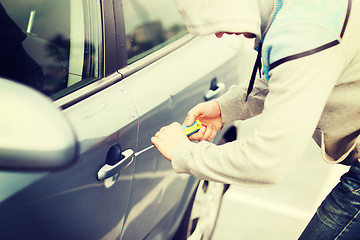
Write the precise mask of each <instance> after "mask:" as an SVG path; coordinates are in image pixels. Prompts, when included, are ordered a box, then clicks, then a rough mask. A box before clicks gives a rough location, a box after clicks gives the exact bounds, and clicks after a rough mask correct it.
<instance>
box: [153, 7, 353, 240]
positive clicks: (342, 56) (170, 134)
mask: <svg viewBox="0 0 360 240" xmlns="http://www.w3.org/2000/svg"><path fill="white" fill-rule="evenodd" d="M175 1H176V6H177V9H178V11H179V13H180V14H181V16H182V17H183V20H184V23H185V25H186V26H187V29H188V31H189V32H190V33H191V34H194V35H209V34H216V36H217V37H222V36H223V35H224V34H236V35H239V34H245V36H246V37H255V41H254V42H255V49H257V50H258V58H257V60H256V63H255V66H254V69H253V74H252V78H251V81H250V84H249V85H247V84H246V85H245V86H242V85H241V86H232V87H230V89H229V90H228V92H227V93H225V94H224V95H223V96H221V97H219V98H218V99H216V100H213V101H209V102H204V103H200V104H198V105H196V106H195V107H194V108H193V109H191V110H190V111H189V112H188V115H187V117H186V119H185V123H186V124H187V125H188V126H190V125H191V124H192V123H193V122H194V120H195V119H198V120H200V121H201V122H202V123H203V125H204V126H203V127H202V128H201V129H200V131H199V132H198V133H196V134H193V135H192V136H191V137H189V138H187V137H186V136H185V134H184V133H183V131H182V128H181V125H180V123H172V124H170V125H168V126H165V127H163V128H161V129H160V130H159V131H158V132H157V133H156V134H155V136H153V137H152V139H151V141H152V143H153V144H154V145H155V146H156V147H157V149H158V150H159V151H160V153H161V154H163V155H164V156H165V157H166V158H167V159H168V160H170V161H171V163H172V167H173V169H174V171H175V172H177V173H186V174H190V175H193V176H195V177H197V178H199V179H205V180H210V181H217V182H223V183H229V184H246V185H266V184H274V183H277V182H278V181H280V180H281V179H282V178H283V177H284V175H286V173H287V172H288V171H289V170H290V169H291V167H293V166H294V163H295V162H296V161H297V160H299V158H300V157H301V156H302V153H303V152H304V151H305V150H306V146H307V144H308V141H309V140H310V139H311V137H313V139H314V140H315V141H316V143H317V144H318V145H319V146H320V148H321V155H322V157H323V158H324V159H325V160H326V161H327V162H330V163H341V164H346V165H350V166H351V167H350V169H349V172H347V173H345V174H344V175H343V176H342V177H341V180H340V182H339V184H338V185H337V186H336V187H335V188H334V189H333V190H332V191H331V192H330V194H329V195H328V197H327V198H326V199H325V200H324V201H323V203H322V204H321V206H320V207H319V208H318V210H317V212H316V214H315V215H314V216H313V218H312V219H311V221H310V223H309V224H308V226H307V227H306V229H305V230H304V232H303V233H302V235H301V236H300V239H317V240H319V239H359V238H360V162H359V161H360V160H359V157H360V153H359V151H360V137H359V134H360V97H359V95H360V42H359V40H358V39H359V38H360V31H359V29H360V1H357V0H317V1H305V0H226V1H219V0H206V1H205V0H175ZM261 66H262V69H261ZM259 69H261V73H262V76H261V77H260V78H257V79H256V80H255V81H254V79H255V73H256V72H257V71H258V70H259ZM259 114H261V117H260V118H261V119H260V123H259V124H258V126H257V127H256V129H255V130H254V131H253V133H252V134H251V135H250V136H249V137H246V138H240V139H238V140H236V141H233V142H230V143H226V144H223V145H215V144H213V143H211V142H209V141H210V140H212V139H213V138H214V137H215V136H216V133H217V132H218V131H219V130H220V129H221V128H222V127H223V126H224V125H226V124H228V123H231V122H233V121H235V120H245V119H248V118H251V117H254V116H256V115H259ZM194 140H198V142H194Z"/></svg>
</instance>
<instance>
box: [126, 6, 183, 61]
mask: <svg viewBox="0 0 360 240" xmlns="http://www.w3.org/2000/svg"><path fill="white" fill-rule="evenodd" d="M123 7H124V16H125V28H126V37H127V41H126V49H127V55H128V56H127V59H128V64H129V63H132V62H134V61H136V60H138V59H141V58H143V57H144V56H147V55H148V54H150V53H152V52H154V51H156V50H157V49H160V48H162V47H164V46H166V45H167V44H169V43H170V42H172V41H174V40H176V39H178V38H180V37H182V36H183V35H185V34H186V33H187V32H186V29H185V26H184V25H183V23H182V20H181V17H180V15H179V13H178V12H177V11H176V7H175V4H174V1H169V0H151V1H149V0H124V1H123Z"/></svg>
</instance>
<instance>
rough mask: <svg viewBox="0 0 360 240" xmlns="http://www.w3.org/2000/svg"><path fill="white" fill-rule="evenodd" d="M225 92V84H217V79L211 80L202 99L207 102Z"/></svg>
mask: <svg viewBox="0 0 360 240" xmlns="http://www.w3.org/2000/svg"><path fill="white" fill-rule="evenodd" d="M224 90H225V83H222V82H219V83H218V82H217V79H216V78H214V79H212V80H211V84H210V89H209V90H208V91H206V92H205V94H204V99H205V101H209V100H211V99H215V98H217V97H219V96H220V94H221V93H223V91H224Z"/></svg>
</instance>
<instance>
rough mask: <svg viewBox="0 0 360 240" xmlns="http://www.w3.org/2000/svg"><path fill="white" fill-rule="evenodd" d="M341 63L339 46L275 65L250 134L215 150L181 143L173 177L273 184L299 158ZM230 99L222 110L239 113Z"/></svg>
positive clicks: (340, 68) (176, 155)
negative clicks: (175, 174)
mask: <svg viewBox="0 0 360 240" xmlns="http://www.w3.org/2000/svg"><path fill="white" fill-rule="evenodd" d="M345 62H346V61H345V57H344V54H343V51H342V49H341V46H339V45H338V46H336V47H332V48H330V49H327V50H324V51H322V52H319V53H316V54H313V55H310V56H307V57H303V58H299V59H297V60H293V61H289V62H286V63H283V64H281V65H279V66H278V67H276V68H275V69H273V70H272V71H270V82H269V93H268V94H267V97H266V100H265V105H264V110H263V112H262V116H261V121H260V123H259V125H258V126H257V128H256V129H255V130H254V132H253V134H252V135H251V136H249V137H247V138H243V139H240V140H237V141H234V142H231V143H227V144H224V145H220V146H216V145H215V144H212V143H209V142H201V143H193V142H188V141H184V142H182V143H180V144H178V146H177V147H176V148H175V150H174V152H173V158H172V165H173V168H174V170H175V172H177V173H187V174H190V175H193V176H195V177H197V178H200V179H206V180H211V181H217V182H223V183H230V184H255V185H259V184H269V183H275V182H278V181H279V180H280V179H281V178H282V177H283V176H284V175H285V174H286V173H287V172H288V170H289V169H290V168H291V167H292V166H293V165H294V163H295V162H296V161H297V160H298V159H299V158H300V156H301V154H302V153H303V152H304V150H305V148H306V146H307V144H308V142H309V140H310V139H311V136H312V134H313V132H314V129H315V128H316V125H317V123H318V121H319V119H320V116H321V113H322V111H323V108H324V106H325V103H326V101H327V99H328V96H329V95H330V93H331V91H332V89H333V87H334V85H335V83H336V81H337V79H338V78H339V76H340V74H341V72H342V71H343V69H344V66H345ZM232 98H233V97H229V99H228V103H227V104H229V106H228V105H226V104H225V108H227V109H232V111H238V112H240V113H241V112H242V109H236V106H237V104H236V100H234V99H232ZM231 99H232V100H231ZM223 106H224V105H223ZM241 106H242V105H239V107H241ZM225 108H224V109H225ZM222 111H223V109H222ZM225 111H228V110H225ZM227 114H230V113H227ZM240 115H241V114H234V115H233V116H236V117H239V116H240ZM245 115H246V114H245ZM250 115H251V114H250ZM230 118H231V117H229V119H230Z"/></svg>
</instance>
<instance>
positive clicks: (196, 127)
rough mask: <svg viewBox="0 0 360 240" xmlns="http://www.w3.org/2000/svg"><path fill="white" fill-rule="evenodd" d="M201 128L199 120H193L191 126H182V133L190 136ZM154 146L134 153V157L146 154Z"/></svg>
mask: <svg viewBox="0 0 360 240" xmlns="http://www.w3.org/2000/svg"><path fill="white" fill-rule="evenodd" d="M201 127H202V124H201V122H200V121H199V120H195V122H194V123H193V124H192V125H191V126H186V124H184V125H182V128H183V130H184V133H185V134H186V136H190V135H191V134H193V133H196V132H197V131H199V130H200V128H201ZM153 147H154V145H151V146H149V147H147V148H144V149H143V150H141V151H139V152H136V153H135V154H134V155H135V157H136V156H139V155H140V154H141V153H143V152H146V151H147V150H149V149H151V148H153Z"/></svg>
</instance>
